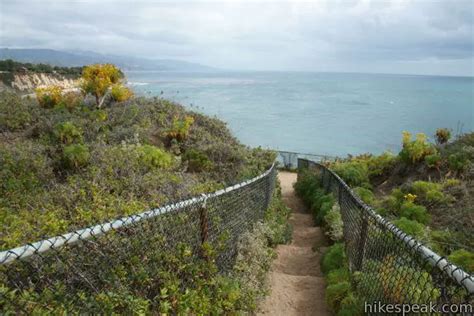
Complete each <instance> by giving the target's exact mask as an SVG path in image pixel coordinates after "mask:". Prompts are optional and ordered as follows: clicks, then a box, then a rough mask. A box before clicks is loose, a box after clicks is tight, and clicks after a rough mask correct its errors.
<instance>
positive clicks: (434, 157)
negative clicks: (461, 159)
mask: <svg viewBox="0 0 474 316" xmlns="http://www.w3.org/2000/svg"><path fill="white" fill-rule="evenodd" d="M425 163H426V165H427V166H428V167H430V168H439V167H440V166H441V155H440V154H439V153H435V154H431V155H427V156H425Z"/></svg>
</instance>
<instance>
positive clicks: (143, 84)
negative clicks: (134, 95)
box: [127, 81, 149, 86]
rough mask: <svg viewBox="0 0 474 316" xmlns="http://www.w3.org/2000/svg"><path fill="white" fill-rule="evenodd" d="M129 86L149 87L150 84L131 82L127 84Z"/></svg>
mask: <svg viewBox="0 0 474 316" xmlns="http://www.w3.org/2000/svg"><path fill="white" fill-rule="evenodd" d="M127 85H129V86H146V85H149V83H148V82H139V81H129V82H127Z"/></svg>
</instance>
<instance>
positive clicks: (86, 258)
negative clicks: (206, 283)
mask: <svg viewBox="0 0 474 316" xmlns="http://www.w3.org/2000/svg"><path fill="white" fill-rule="evenodd" d="M275 178H276V168H275V166H272V167H271V168H270V169H269V170H267V171H266V172H265V173H263V174H261V175H260V176H258V177H255V178H253V179H251V180H248V181H245V182H243V183H240V184H237V185H234V186H232V187H228V188H226V189H223V190H219V191H217V192H214V193H211V194H207V195H206V194H205V195H201V196H199V197H195V198H192V199H188V200H185V201H180V202H178V203H174V204H170V205H166V206H163V207H160V208H157V209H154V210H150V211H146V212H143V213H141V214H137V215H132V216H128V217H124V218H120V219H117V220H114V221H111V222H108V223H102V224H99V225H96V226H93V227H88V228H85V229H81V230H78V231H75V232H71V233H68V234H64V235H61V236H57V237H53V238H50V239H47V240H42V241H39V242H35V243H31V244H27V245H24V246H21V247H18V248H14V249H10V250H6V251H2V252H1V253H0V314H2V315H3V314H23V313H27V312H31V310H32V308H31V306H28V302H30V301H31V302H34V303H35V304H39V305H38V306H43V307H45V306H46V307H48V306H57V305H58V304H60V305H61V308H62V309H63V310H64V311H65V313H69V312H71V311H74V312H76V313H88V311H90V310H97V306H87V304H93V303H91V301H90V300H88V299H87V298H88V297H90V296H95V297H96V298H97V297H99V300H100V299H102V300H110V299H113V297H112V298H111V296H110V293H116V292H119V293H130V294H131V295H132V294H133V296H138V297H141V298H143V299H148V300H150V302H152V303H151V304H154V303H153V302H157V300H159V295H160V293H159V289H160V284H159V283H160V279H161V277H162V275H160V273H168V272H169V270H167V269H166V265H176V262H175V261H176V260H178V259H180V258H181V259H183V258H184V259H183V260H184V261H183V264H187V263H186V262H188V263H189V262H191V261H193V260H195V259H196V260H197V259H199V260H202V258H203V257H205V256H206V255H207V254H206V251H205V250H206V249H205V247H203V245H205V244H206V245H209V247H210V248H211V249H213V251H215V253H216V254H215V259H213V260H215V264H216V266H217V268H218V270H219V271H220V272H221V273H226V272H228V271H229V270H230V269H232V267H233V264H234V260H235V257H236V251H237V241H238V239H239V237H240V236H241V235H242V234H243V233H244V232H246V231H248V230H250V229H251V228H252V226H253V224H254V223H256V222H257V221H259V220H262V219H263V217H264V214H265V211H266V209H267V207H268V206H269V203H270V199H271V197H272V193H273V190H274V187H275ZM168 254H173V256H169V255H168ZM186 260H188V261H186ZM166 271H168V272H166ZM176 274H178V275H177V277H179V278H180V279H181V282H180V284H181V285H180V286H186V285H191V286H192V282H193V278H194V277H196V276H193V275H186V274H185V273H182V272H181V270H179V271H176ZM157 297H158V299H157ZM19 298H21V299H19ZM94 302H97V299H96V300H95V301H94ZM99 310H100V308H99ZM152 310H153V308H152ZM102 312H104V313H106V314H107V311H102Z"/></svg>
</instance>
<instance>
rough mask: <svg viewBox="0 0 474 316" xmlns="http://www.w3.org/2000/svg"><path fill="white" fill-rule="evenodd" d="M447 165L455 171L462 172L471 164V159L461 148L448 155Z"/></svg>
mask: <svg viewBox="0 0 474 316" xmlns="http://www.w3.org/2000/svg"><path fill="white" fill-rule="evenodd" d="M448 165H449V169H451V170H453V171H455V172H457V173H463V172H465V171H466V170H467V169H468V168H469V167H470V166H471V161H470V160H469V155H468V154H467V153H466V152H465V151H464V150H461V151H459V152H457V153H454V154H451V155H449V156H448Z"/></svg>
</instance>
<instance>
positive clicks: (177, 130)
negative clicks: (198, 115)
mask: <svg viewBox="0 0 474 316" xmlns="http://www.w3.org/2000/svg"><path fill="white" fill-rule="evenodd" d="M193 123H194V118H193V117H192V116H185V117H184V119H180V118H179V117H177V116H175V117H174V118H173V123H172V125H171V128H170V129H169V130H168V131H167V132H166V137H167V139H168V140H169V141H171V140H173V139H175V140H177V141H178V142H182V141H184V140H185V139H186V138H187V137H188V134H189V131H190V129H191V126H192V125H193Z"/></svg>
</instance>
